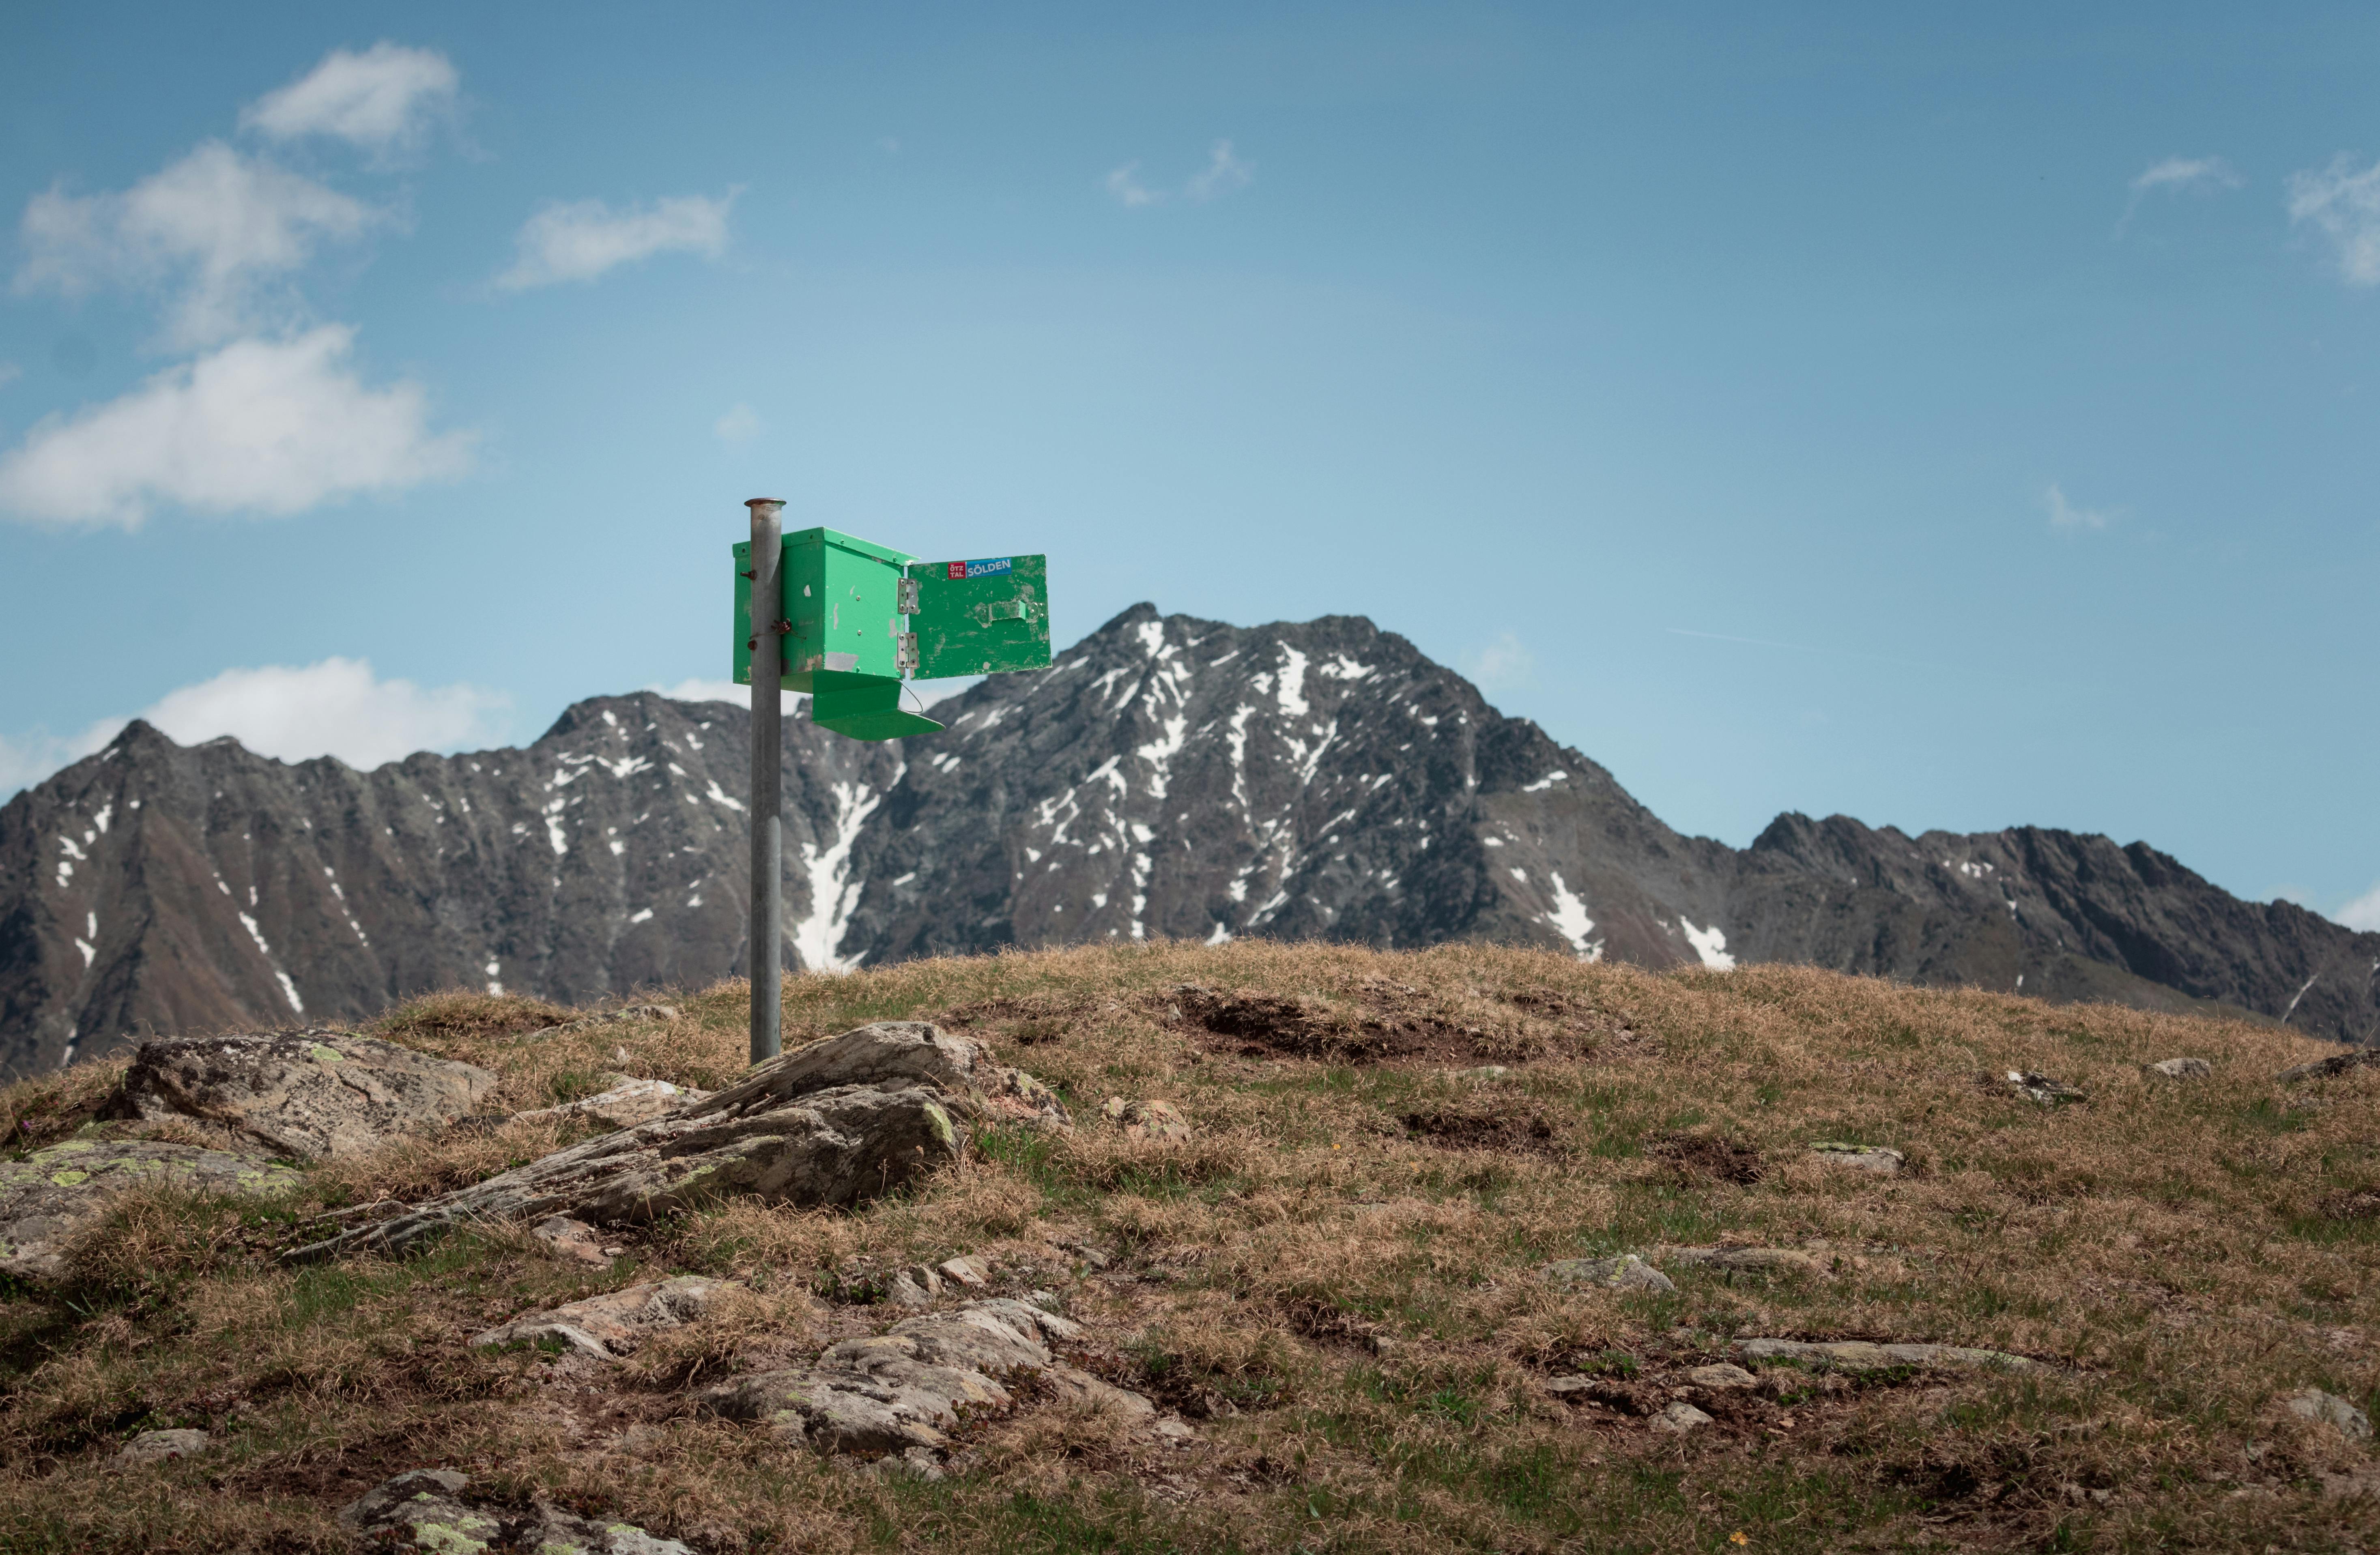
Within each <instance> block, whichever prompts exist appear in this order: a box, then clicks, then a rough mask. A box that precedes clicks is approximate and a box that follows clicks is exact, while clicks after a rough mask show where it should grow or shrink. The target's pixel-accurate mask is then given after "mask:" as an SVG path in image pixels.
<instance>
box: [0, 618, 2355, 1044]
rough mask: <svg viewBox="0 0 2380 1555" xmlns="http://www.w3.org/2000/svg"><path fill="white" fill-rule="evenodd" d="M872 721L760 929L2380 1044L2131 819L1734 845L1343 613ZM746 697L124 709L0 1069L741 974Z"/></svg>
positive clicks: (0, 977) (799, 796) (67, 804)
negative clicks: (504, 743) (1276, 942)
mask: <svg viewBox="0 0 2380 1555" xmlns="http://www.w3.org/2000/svg"><path fill="white" fill-rule="evenodd" d="M943 715H944V716H946V717H948V718H949V719H950V721H951V726H950V728H949V729H948V730H947V731H946V732H945V733H943V734H941V735H933V736H928V737H925V738H920V739H913V740H907V741H898V742H888V743H886V744H883V745H860V744H856V743H855V742H852V741H849V740H844V739H842V738H840V737H837V736H834V735H828V734H825V733H823V732H821V731H820V730H818V729H816V728H815V727H813V726H812V725H811V724H809V723H807V721H806V720H801V719H789V720H788V721H787V723H786V725H785V729H784V744H785V832H786V860H785V862H786V881H785V901H786V905H787V954H788V960H789V964H790V965H795V966H801V967H803V968H806V969H810V970H825V969H834V968H839V967H847V966H857V965H860V964H862V963H869V964H873V963H878V962H882V961H886V960H892V959H901V958H906V957H911V956H917V955H929V954H949V953H962V952H977V951H986V950H990V949H994V948H997V947H999V946H1002V945H1009V944H1017V945H1027V946H1038V945H1051V944H1061V943H1075V942H1084V941H1088V940H1099V939H1111V938H1112V939H1121V940H1139V939H1145V938H1150V937H1175V938H1185V939H1197V940H1207V941H1220V940H1222V939H1225V938H1229V937H1232V936H1235V935H1244V934H1263V935H1271V936H1279V937H1285V938H1298V937H1313V936H1318V937H1326V938H1334V939H1342V940H1353V941H1360V942H1367V943H1372V944H1377V945H1383V946H1392V947H1413V946H1419V945H1427V944H1435V943H1440V942H1448V941H1460V940H1493V941H1499V942H1519V943H1533V944H1540V945H1544V946H1546V947H1548V948H1552V949H1560V950H1565V951H1567V952H1569V953H1571V954H1577V955H1581V956H1586V957H1603V956H1609V957H1612V958H1615V959H1621V960H1628V961H1633V962H1637V963H1641V964H1644V965H1647V966H1675V965H1680V964H1695V963H1698V964H1700V965H1703V966H1714V967H1723V966H1731V965H1733V964H1734V963H1735V962H1737V961H1738V960H1747V961H1749V960H1791V961H1801V962H1808V963H1813V964H1815V965H1819V966H1831V967H1836V968H1839V969H1840V970H1845V971H1852V972H1862V973H1874V974H1879V975H1885V976H1890V977H1896V978H1905V979H1909V980H1913V981H1916V982H1922V983H1929V984H1937V985H1973V986H1980V987H1985V988H1991V989H1996V990H2010V991H2022V992H2025V993H2032V994H2039V995H2041V996H2043V997H2046V998H2051V999H2112V1000H2119V1001H2122V1002H2131V1003H2135V1004H2140V1005H2143V1006H2147V1007H2154V1008H2166V1009H2186V1008H2192V1007H2195V1006H2200V1005H2223V1006H2229V1007H2232V1008H2235V1009H2237V1010H2243V1011H2250V1012H2254V1013H2256V1014H2263V1015H2265V1016H2267V1017H2270V1018H2273V1019H2277V1020H2287V1021H2288V1022H2289V1024H2291V1025H2292V1026H2294V1027H2299V1028H2301V1029H2303V1030H2305V1031H2307V1032H2308V1033H2310V1034H2313V1035H2319V1036H2324V1037H2328V1038H2332V1039H2340V1040H2350V1041H2362V1040H2367V1039H2370V1038H2371V1037H2372V1035H2373V1034H2374V1027H2380V985H2375V975H2376V974H2380V934H2369V933H2363V934H2359V933H2356V932H2354V931H2351V930H2349V929H2344V928H2342V927H2340V926H2338V925H2337V924H2333V923H2330V922H2329V921H2328V920H2326V919H2324V918H2322V917H2317V916H2316V915H2314V914H2312V913H2308V912H2306V911H2304V910H2303V909H2301V908H2299V907H2296V906H2294V905H2290V904H2288V903H2272V904H2269V905H2259V904H2253V903H2247V902H2241V901H2240V900H2238V899H2237V898H2235V897H2232V896H2230V895H2229V894H2228V893H2224V892H2222V891H2220V890H2218V889H2217V888H2216V887H2214V886H2212V885H2210V884H2209V883H2208V882H2206V881H2204V880H2202V879H2201V878H2199V877H2198V876H2196V875H2194V874H2192V873H2191V872H2190V871H2189V870H2188V869H2184V868H2183V867H2182V866H2181V865H2180V864H2179V863H2178V862H2176V861H2175V860H2174V859H2172V858H2170V857H2168V856H2166V855H2163V854H2161V853H2158V852H2157V851H2156V850H2155V849H2154V848H2151V847H2149V846H2147V845H2146V844H2140V843H2135V844H2131V845H2130V846H2121V847H2119V846H2118V845H2117V844H2115V843H2113V842H2111V841H2110V840H2108V839H2107V838H2104V837H2092V836H2079V835H2076V834H2074V833H2070V832H2055V831H2048V830H2043V829H2038V828H2014V829H2011V830H2009V831H2005V832H1987V833H1980V834H1976V835H1972V836H1968V835H1957V834H1952V833H1946V832H1927V833H1925V834H1924V835H1923V836H1919V837H1915V838H1912V837H1909V836H1906V835H1904V834H1903V833H1901V832H1897V831H1894V830H1892V829H1890V828H1886V829H1883V830H1876V829H1872V828H1869V827H1866V826H1864V825H1862V824H1861V823H1860V822H1858V821H1856V820H1850V819H1848V818H1845V817H1840V816H1837V817H1832V818H1829V819H1828V820H1823V821H1815V820H1810V819H1809V818H1807V817H1804V816H1800V815H1785V816H1780V817H1779V819H1778V820H1777V821H1776V822H1775V823H1774V824H1772V825H1771V826H1770V827H1769V828H1768V829H1767V832H1763V833H1762V835H1761V836H1760V837H1759V838H1758V839H1757V840H1756V841H1755V843H1754V844H1753V845H1752V846H1751V847H1750V848H1748V849H1744V850H1743V851H1741V852H1739V851H1737V850H1735V849H1732V848H1730V847H1728V846H1727V845H1725V844H1720V843H1718V842H1714V841H1712V840H1710V839H1707V838H1696V837H1686V836H1682V835H1680V834H1679V833H1677V832H1674V831H1672V830H1670V828H1669V827H1668V826H1666V825H1664V824H1663V823H1662V822H1661V821H1660V820H1659V819H1658V817H1656V816H1654V815H1653V814H1652V813H1651V812H1650V811H1649V810H1647V809H1645V808H1644V807H1643V806H1642V805H1640V804H1638V803H1637V802H1636V801H1635V800H1634V799H1633V798H1632V797H1630V796H1629V795H1628V794H1627V793H1626V792H1625V791H1624V790H1623V789H1621V787H1620V785H1619V784H1617V783H1616V782H1615V781H1614V780H1613V779H1612V777H1611V775H1610V774H1609V772H1607V771H1604V770H1603V769H1602V768H1601V767H1599V766H1597V764H1595V763H1594V762H1593V761H1590V760H1588V759H1586V758H1585V757H1584V756H1583V755H1581V754H1579V753H1578V752H1576V751H1573V750H1569V749H1566V748H1564V747H1560V746H1557V745H1556V744H1554V743H1553V742H1552V741H1551V740H1550V739H1548V737H1547V736H1546V735H1545V734H1544V733H1543V732H1542V731H1541V730H1539V729H1538V728H1537V727H1536V725H1535V724H1534V723H1529V722H1527V721H1526V720H1522V719H1512V718H1507V717H1505V716H1503V715H1502V714H1500V713H1499V712H1497V711H1496V710H1495V709H1493V708H1491V707H1489V706H1488V703H1487V702H1486V701H1485V700H1484V699H1482V698H1481V696H1480V694H1479V692H1478V691H1477V689H1476V688H1475V687H1474V686H1471V685H1470V684H1469V683H1468V682H1466V681H1464V680H1463V678H1462V677H1461V676H1460V675H1458V674H1454V673H1453V672H1452V671H1450V670H1448V669H1446V668H1444V667H1443V666H1441V665H1438V664H1436V663H1433V662H1430V661H1429V660H1427V658H1425V657H1423V656H1422V654H1421V653H1420V652H1419V651H1418V650H1415V648H1414V647H1413V645H1412V644H1411V643H1409V642H1407V641H1405V640H1404V639H1403V638H1400V637H1397V636H1395V635H1394V634H1392V633H1385V632H1381V631H1379V630H1378V628H1377V627H1375V626H1373V625H1372V624H1371V623H1370V622H1368V621H1366V620H1364V619H1362V618H1360V617H1351V616H1331V617H1325V618H1323V619H1321V620H1318V621H1310V622H1304V623H1295V624H1275V625H1271V626H1257V627H1238V626H1227V625H1224V624H1221V623H1217V622H1210V621H1201V620H1196V619H1194V618H1192V617H1188V616H1180V615H1176V616H1160V614H1159V613H1157V611H1156V610H1155V609H1154V607H1152V606H1148V605H1137V606H1135V607H1134V608H1133V609H1131V610H1129V611H1126V612H1125V613H1123V614H1122V615H1119V616H1118V617H1116V618H1115V619H1114V620H1113V621H1111V622H1109V623H1108V624H1107V625H1106V626H1103V627H1101V628H1100V629H1099V631H1097V632H1094V633H1093V634H1091V635H1090V636H1089V637H1087V638H1085V639H1084V640H1083V641H1082V642H1080V643H1077V644H1076V645H1075V647H1073V648H1071V649H1069V650H1066V651H1065V652H1064V653H1063V654H1061V655H1060V656H1059V657H1058V660H1057V662H1056V664H1055V665H1054V667H1053V668H1051V669H1050V671H1048V672H1046V673H1042V674H1031V675H1010V676H997V677H993V678H991V679H990V680H987V681H985V682H983V683H981V684H979V685H977V686H975V687H973V688H972V689H970V690H968V691H967V692H965V693H964V694H962V695H961V696H960V697H958V698H955V699H953V700H952V701H951V702H949V703H946V704H944V714H943ZM749 727H750V718H749V714H748V712H747V711H745V710H744V709H742V708H739V707H736V706H735V705H733V704H728V703H717V702H705V703H691V702H677V701H672V700H670V699H667V698H664V697H662V696H660V695H658V694H656V693H650V692H640V693H637V694H634V695H630V696H624V697H600V698H594V699H589V700H587V701H584V702H580V703H578V704H577V705H576V706H574V707H572V708H571V709H569V710H568V711H565V713H564V714H563V715H562V717H561V718H560V719H558V720H557V721H556V722H555V723H554V724H553V727H552V728H551V729H549V730H548V731H547V732H546V733H545V734H544V735H542V736H540V738H539V739H538V740H537V741H536V742H535V743H534V744H532V745H530V746H528V747H525V748H519V749H506V750H494V751H481V752H473V753H466V754H462V755H456V756H453V757H440V756H433V755H430V754H427V753H424V754H419V755H415V756H412V757H409V758H407V759H405V760H403V761H400V762H394V763H391V764H389V765H387V766H383V767H381V768H379V769H377V770H375V771H370V772H360V771H355V770H353V769H351V768H348V767H346V766H344V765H343V764H341V763H339V762H337V761H335V760H332V759H319V760H313V761H306V762H299V763H297V764H294V765H289V764H284V763H281V762H278V761H273V760H271V759H265V758H262V757H259V756H256V755H254V754H252V753H250V752H249V751H247V750H245V749H244V748H242V747H240V746H238V745H237V742H234V741H231V740H227V739H226V740H216V741H212V742H210V743H208V744H206V745H202V746H198V747H179V746H176V745H175V744H173V742H171V741H170V740H168V739H166V738H165V737H164V735H160V734H159V733H158V732H157V731H156V730H154V729H153V728H151V727H150V726H148V725H147V724H145V723H134V724H132V725H130V726H129V727H128V728H127V729H126V730H125V732H124V733H123V735H120V736H119V737H118V738H117V739H116V740H115V742H114V743H113V744H111V745H110V746H109V747H107V748H106V749H105V750H103V751H102V752H100V753H99V754H97V755H95V756H93V757H91V758H89V759H85V760H83V761H81V762H79V763H77V764H76V765H74V766H72V767H70V768H67V770H66V771H61V772H59V773H57V774H55V776H53V777H51V778H50V779H48V780H47V781H46V782H44V783H42V784H40V785H38V786H37V787H35V788H33V789H30V790H28V791H26V792H24V793H22V794H19V795H18V796H16V797H15V798H14V799H12V800H10V801H9V803H8V804H7V805H6V807H0V1063H6V1065H8V1066H9V1067H10V1068H12V1069H15V1070H18V1071H24V1070H30V1069H37V1068H42V1067H49V1066H55V1065H56V1064H59V1063H66V1062H69V1061H71V1060H72V1059H73V1058H75V1057H79V1056H89V1055H91V1054H93V1053H96V1052H100V1051H107V1050H109V1049H112V1048H114V1047H115V1046H118V1045H120V1044H121V1043H123V1042H124V1041H126V1040H128V1039H130V1038H132V1037H133V1036H135V1035H137V1034H140V1033H147V1032H170V1031H196V1030H207V1029H215V1028H222V1027H251V1028H252V1027H260V1026H262V1027H273V1026H286V1025H291V1024H295V1023H300V1022H303V1021H316V1020H322V1019H347V1018H356V1017H359V1016H362V1015H366V1014H371V1013H373V1012H375V1011H377V1010H379V1009H381V1008H382V1007H383V1006H384V1005H385V1004H386V1003H387V1002H390V1001H391V1000H393V999H395V998H399V997H402V996H405V995H407V994H409V993H414V992H418V991H420V990H426V989H431V988H436V987H441V986H453V985H458V984H459V985H466V986H471V987H487V988H502V989H509V990H514V991H519V992H529V993H536V994H540V995H542V996H545V997H549V998H553V999H558V1000H565V1001H571V1002H583V1001H589V1000H595V999H601V998H604V997H607V996H611V995H616V994H625V993H627V992H629V991H631V990H636V989H639V988H645V987H650V986H654V985H660V984H698V983H703V982H707V981H709V980H710V979H713V978H720V977H724V976H732V975H734V974H735V973H736V972H737V971H739V970H740V969H741V967H742V966H743V963H744V957H745V945H744V933H745V893H744V890H743V872H744V858H745V851H746V845H747V830H746V828H747V820H748V816H747V812H746V808H745V805H744V802H743V799H742V798H741V797H740V796H741V794H742V793H743V791H744V789H745V786H746V771H747V754H748V748H749V747H748V740H749Z"/></svg>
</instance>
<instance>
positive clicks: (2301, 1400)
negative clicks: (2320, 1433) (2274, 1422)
mask: <svg viewBox="0 0 2380 1555" xmlns="http://www.w3.org/2000/svg"><path fill="white" fill-rule="evenodd" d="M2281 1403H2282V1404H2283V1405H2284V1406H2285V1407H2286V1408H2287V1409H2288V1410H2289V1413H2290V1414H2292V1415H2296V1416H2297V1417H2298V1418H2299V1419H2301V1420H2311V1421H2313V1423H2314V1424H2315V1425H2317V1426H2328V1427H2331V1428H2332V1429H2333V1430H2336V1431H2337V1432H2338V1434H2339V1435H2341V1436H2343V1437H2346V1438H2347V1439H2348V1440H2350V1441H2363V1440H2369V1439H2370V1437H2371V1435H2372V1417H2371V1416H2370V1415H2366V1414H2364V1413H2363V1411H2362V1410H2360V1409H2358V1408H2356V1407H2355V1406H2354V1405H2353V1404H2351V1403H2348V1402H2347V1401H2346V1400H2345V1399H2343V1398H2340V1397H2339V1396H2338V1394H2337V1393H2325V1392H2324V1391H2322V1390H2321V1389H2320V1388H2301V1389H2299V1390H2298V1391H2296V1392H2294V1393H2291V1394H2289V1396H2288V1397H2287V1398H2285V1399H2283V1400H2282V1401H2281Z"/></svg>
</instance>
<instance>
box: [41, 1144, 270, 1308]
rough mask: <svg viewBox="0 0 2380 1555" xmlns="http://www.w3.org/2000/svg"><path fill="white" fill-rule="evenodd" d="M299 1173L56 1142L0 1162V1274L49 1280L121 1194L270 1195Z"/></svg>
mask: <svg viewBox="0 0 2380 1555" xmlns="http://www.w3.org/2000/svg"><path fill="white" fill-rule="evenodd" d="M297 1178H298V1173H297V1172H295V1171H294V1170H292V1169H291V1168H289V1167H286V1166H280V1165H276V1164H274V1163H273V1162H272V1161H270V1160H265V1159H264V1158H263V1157H262V1156H252V1155H240V1154H237V1153H235V1152H232V1151H228V1150H209V1149H202V1148H199V1147H198V1146H195V1145H170V1144H165V1143H162V1142H160V1141H157V1140H152V1139H112V1138H107V1137H96V1138H74V1139H66V1140H61V1141H60V1142H59V1143H57V1144H55V1145H52V1146H49V1147H48V1148H45V1149H39V1150H35V1151H34V1152H33V1153H32V1154H31V1155H29V1156H27V1157H26V1158H25V1159H24V1160H0V1274H7V1275H13V1276H15V1277H16V1278H18V1279H20V1280H51V1279H55V1277H56V1276H57V1274H58V1273H59V1271H60V1270H61V1269H62V1267H63V1265H64V1260H65V1255H66V1251H67V1246H68V1245H70V1244H71V1243H72V1242H73V1240H74V1239H75V1237H76V1236H77V1235H78V1234H79V1233H81V1232H82V1231H84V1230H85V1229H86V1228H87V1227H89V1226H91V1225H92V1224H93V1223H95V1222H96V1221H98V1220H99V1218H100V1217H101V1216H103V1215H104V1214H105V1213H106V1212H107V1207H108V1204H109V1203H110V1202H111V1201H112V1200H113V1199H114V1198H115V1196H116V1195H117V1194H119V1193H122V1192H123V1191H124V1190H125V1189H127V1188H130V1187H135V1186H138V1185H140V1184H144V1183H157V1182H171V1183H175V1184H181V1185H184V1186H187V1187H190V1188H193V1189H197V1190H200V1191H202V1192H207V1193H244V1194H245V1193H253V1194H273V1193H278V1192H281V1191H283V1190H284V1189H285V1188H288V1187H290V1186H293V1185H295V1184H296V1183H297Z"/></svg>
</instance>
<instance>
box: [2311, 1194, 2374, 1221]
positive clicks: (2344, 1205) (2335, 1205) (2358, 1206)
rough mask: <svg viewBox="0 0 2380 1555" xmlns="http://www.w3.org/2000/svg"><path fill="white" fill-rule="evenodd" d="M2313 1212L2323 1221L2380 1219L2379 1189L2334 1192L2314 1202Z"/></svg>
mask: <svg viewBox="0 0 2380 1555" xmlns="http://www.w3.org/2000/svg"><path fill="white" fill-rule="evenodd" d="M2314 1211H2315V1213H2317V1214H2319V1215H2320V1216H2322V1218H2323V1219H2324V1220H2325V1221H2371V1220H2380V1190H2375V1189H2372V1188H2359V1189H2357V1190H2356V1191H2354V1192H2353V1193H2335V1194H2331V1195H2329V1196H2328V1197H2325V1198H2322V1199H2319V1200H2317V1201H2316V1202H2315V1204H2314Z"/></svg>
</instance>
